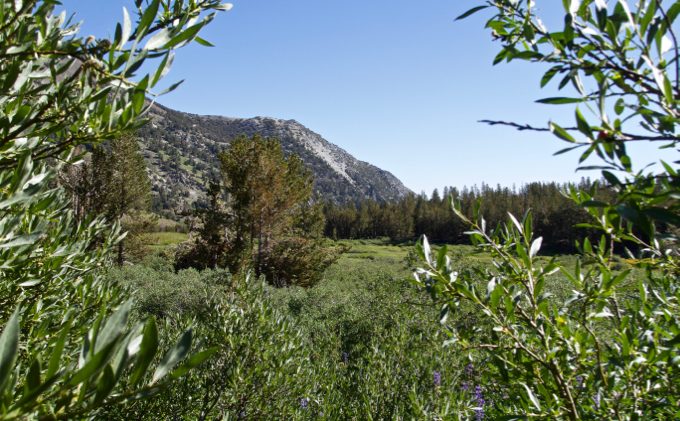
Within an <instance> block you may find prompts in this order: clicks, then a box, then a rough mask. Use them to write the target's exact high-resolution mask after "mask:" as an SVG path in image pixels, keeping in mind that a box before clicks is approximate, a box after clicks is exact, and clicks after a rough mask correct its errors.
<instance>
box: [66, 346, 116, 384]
mask: <svg viewBox="0 0 680 421" xmlns="http://www.w3.org/2000/svg"><path fill="white" fill-rule="evenodd" d="M115 346H116V343H115V342H113V343H110V344H109V345H108V346H106V347H104V348H103V349H102V350H101V351H99V352H98V353H96V354H94V356H92V357H91V358H89V359H88V360H87V361H86V362H85V365H83V367H82V368H81V369H80V370H78V371H76V372H75V373H74V374H73V376H72V377H71V379H70V380H69V382H68V384H70V385H71V386H76V385H78V384H80V383H82V382H84V381H85V380H87V379H89V378H90V377H92V376H94V375H95V374H97V373H99V372H100V371H101V370H103V369H104V367H105V366H106V363H107V362H108V361H109V359H110V358H111V356H112V355H113V350H114V349H115Z"/></svg>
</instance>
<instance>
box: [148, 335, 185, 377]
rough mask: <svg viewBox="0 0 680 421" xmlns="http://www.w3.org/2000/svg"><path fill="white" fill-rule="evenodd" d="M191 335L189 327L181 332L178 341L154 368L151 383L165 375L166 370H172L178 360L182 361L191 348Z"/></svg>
mask: <svg viewBox="0 0 680 421" xmlns="http://www.w3.org/2000/svg"><path fill="white" fill-rule="evenodd" d="M191 336H192V333H191V329H189V330H187V331H186V332H184V333H183V334H182V336H181V337H180V339H179V341H178V342H177V345H175V346H174V347H173V348H172V349H171V350H170V351H168V352H167V354H165V357H163V361H161V363H160V364H159V366H158V367H157V368H156V371H155V372H154V373H153V379H152V380H151V384H154V383H156V382H157V381H158V380H160V379H162V378H163V377H165V375H166V374H168V372H169V371H170V370H172V369H173V367H174V366H175V365H177V363H178V362H180V361H182V360H183V359H184V357H186V356H187V354H188V353H189V349H190V348H191Z"/></svg>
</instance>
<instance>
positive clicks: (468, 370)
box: [465, 363, 475, 377]
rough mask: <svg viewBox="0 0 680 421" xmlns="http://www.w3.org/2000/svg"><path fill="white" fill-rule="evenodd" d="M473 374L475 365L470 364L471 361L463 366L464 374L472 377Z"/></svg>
mask: <svg viewBox="0 0 680 421" xmlns="http://www.w3.org/2000/svg"><path fill="white" fill-rule="evenodd" d="M474 374H475V366H473V365H472V363H470V364H468V365H466V366H465V375H466V376H468V377H472V376H474Z"/></svg>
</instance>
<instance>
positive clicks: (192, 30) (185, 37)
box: [163, 21, 206, 49]
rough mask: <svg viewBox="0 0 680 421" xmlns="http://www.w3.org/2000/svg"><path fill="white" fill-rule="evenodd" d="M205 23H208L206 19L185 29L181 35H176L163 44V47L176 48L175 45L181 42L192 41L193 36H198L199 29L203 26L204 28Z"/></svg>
mask: <svg viewBox="0 0 680 421" xmlns="http://www.w3.org/2000/svg"><path fill="white" fill-rule="evenodd" d="M205 24H206V21H203V22H200V23H197V24H196V25H194V26H191V27H189V28H187V29H185V30H184V31H182V32H181V33H180V34H179V35H176V36H174V37H173V38H172V39H170V41H168V42H167V43H166V44H165V45H164V46H163V48H164V49H170V48H174V47H175V46H177V45H178V44H180V43H183V42H185V41H190V40H191V39H192V38H194V37H195V36H196V34H198V31H200V30H201V28H203V26H204V25H205Z"/></svg>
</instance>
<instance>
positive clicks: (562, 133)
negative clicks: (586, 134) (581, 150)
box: [549, 122, 576, 143]
mask: <svg viewBox="0 0 680 421" xmlns="http://www.w3.org/2000/svg"><path fill="white" fill-rule="evenodd" d="M549 126H550V131H551V132H552V133H553V134H554V135H555V136H557V137H559V138H560V139H562V140H566V141H567V142H571V143H576V139H574V138H573V137H572V136H571V135H570V134H569V133H567V131H566V130H564V129H563V128H562V127H560V126H559V125H557V124H555V123H553V122H550V124H549Z"/></svg>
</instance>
